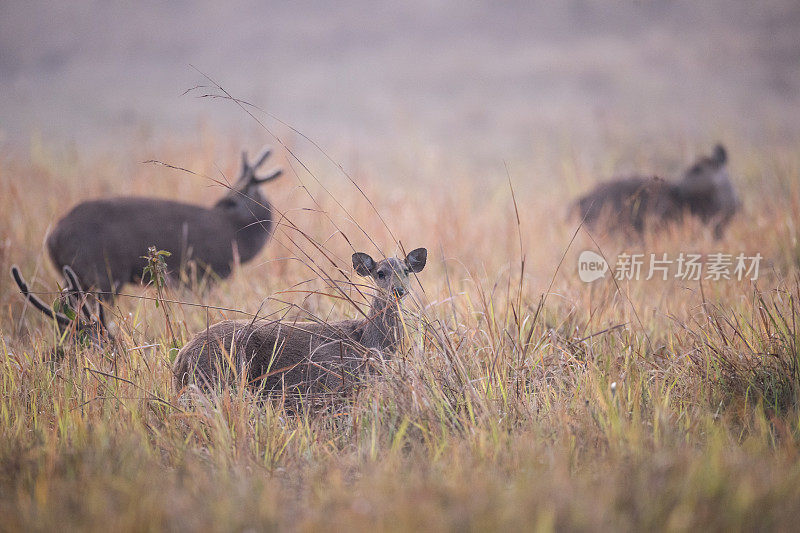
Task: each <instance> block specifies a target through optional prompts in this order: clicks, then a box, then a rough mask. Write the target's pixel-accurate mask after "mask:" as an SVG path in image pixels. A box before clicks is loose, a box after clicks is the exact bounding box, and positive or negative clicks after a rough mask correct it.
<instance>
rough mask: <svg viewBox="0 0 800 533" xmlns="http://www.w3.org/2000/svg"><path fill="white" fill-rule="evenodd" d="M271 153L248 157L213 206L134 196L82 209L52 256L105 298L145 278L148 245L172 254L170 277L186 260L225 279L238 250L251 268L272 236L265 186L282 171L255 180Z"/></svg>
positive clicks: (58, 235)
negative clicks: (262, 192)
mask: <svg viewBox="0 0 800 533" xmlns="http://www.w3.org/2000/svg"><path fill="white" fill-rule="evenodd" d="M269 154H270V150H269V149H267V150H266V151H264V153H263V154H262V155H261V157H259V158H258V160H257V161H256V163H255V164H253V165H250V164H249V163H248V160H247V153H246V152H245V153H243V154H242V171H241V174H240V175H239V179H238V180H237V181H236V183H235V184H234V185H233V186H232V187H231V189H230V190H229V191H228V192H227V194H225V196H224V197H223V198H222V199H221V200H219V201H218V202H217V203H216V204H215V205H214V206H213V207H203V206H199V205H192V204H186V203H182V202H175V201H170V200H162V199H156V198H137V197H122V198H109V199H102V200H90V201H87V202H82V203H80V204H78V205H76V206H75V207H74V208H73V209H72V210H71V211H70V212H69V213H68V214H67V215H66V216H65V217H64V218H62V219H61V220H60V221H59V222H58V224H57V225H56V227H55V229H54V230H53V232H52V233H51V234H50V236H49V237H48V238H47V247H48V250H49V251H50V257H51V259H52V260H53V263H55V265H56V267H58V268H59V269H62V268H63V267H65V266H70V267H72V269H73V270H74V271H75V273H76V274H77V276H78V279H80V281H81V282H82V283H83V285H84V286H85V287H87V288H91V289H94V290H96V291H100V296H101V298H106V299H110V298H113V296H114V295H116V294H117V293H118V292H119V290H120V288H121V287H122V285H123V284H125V283H128V282H131V283H136V282H137V281H139V280H140V279H141V276H142V269H143V267H144V266H145V262H146V260H145V259H143V256H145V255H146V254H147V250H148V248H149V247H151V246H155V247H156V249H158V250H166V251H168V252H170V253H171V255H170V256H169V257H168V258H167V259H166V262H167V268H168V273H169V274H170V276H171V277H174V276H175V275H176V274H177V273H178V272H179V270H180V268H182V267H184V266H185V265H186V264H187V263H188V262H189V261H193V262H195V263H196V264H197V265H198V266H199V267H200V268H201V269H204V270H210V271H211V272H213V273H214V274H215V275H217V276H219V277H221V278H224V277H227V276H228V275H229V274H230V272H231V268H232V265H233V262H234V250H235V251H236V252H237V253H238V256H239V258H240V260H241V261H242V262H244V261H248V260H250V259H252V258H253V257H254V256H255V255H256V254H257V253H258V252H259V251H260V250H261V248H262V247H263V246H264V245H265V244H266V242H267V241H268V240H269V238H270V235H271V234H272V230H273V213H272V206H271V205H270V203H269V202H268V201H267V199H266V198H265V197H264V196H263V195H262V194H261V190H260V186H261V185H262V184H263V183H266V182H268V181H270V180H273V179H275V178H277V177H278V176H280V174H281V172H282V171H281V170H280V169H277V170H273V171H272V172H270V173H269V174H267V175H266V176H257V175H256V170H257V169H258V168H259V167H260V166H261V165H262V164H263V163H264V161H266V159H267V157H268V156H269Z"/></svg>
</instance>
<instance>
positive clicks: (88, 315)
mask: <svg viewBox="0 0 800 533" xmlns="http://www.w3.org/2000/svg"><path fill="white" fill-rule="evenodd" d="M62 272H63V273H64V280H65V282H66V283H65V284H64V288H63V289H62V290H61V291H60V293H59V295H58V298H56V299H55V302H56V305H55V306H54V307H50V306H49V305H47V304H46V303H44V301H42V299H41V298H39V297H38V296H36V295H35V294H33V293H32V292H31V290H30V288H29V287H28V283H27V282H26V281H25V278H23V277H22V273H21V272H20V270H19V267H18V266H16V265H13V266H12V267H11V277H12V278H14V282H16V284H17V287H19V290H20V293H21V294H22V297H23V298H24V299H25V301H26V302H29V303H30V304H31V305H33V307H35V308H36V309H38V310H39V311H41V312H42V313H44V314H45V316H47V317H48V318H50V319H51V320H53V321H54V322H55V325H56V328H57V329H58V331H59V333H72V334H73V335H74V336H75V337H76V338H78V339H79V340H82V341H88V342H90V343H91V344H93V345H95V346H101V345H102V344H103V341H105V340H113V337H112V336H111V335H110V333H109V332H108V328H107V327H106V323H105V315H104V313H103V306H102V305H101V304H98V305H97V307H96V311H95V312H92V310H91V308H90V306H89V301H90V300H94V301H95V302H96V300H95V299H94V298H91V297H90V296H89V295H88V294H87V293H86V292H84V290H83V287H81V284H80V281H79V280H78V276H77V275H76V274H75V272H73V271H72V269H71V268H70V267H68V266H65V267H64V268H63V269H62Z"/></svg>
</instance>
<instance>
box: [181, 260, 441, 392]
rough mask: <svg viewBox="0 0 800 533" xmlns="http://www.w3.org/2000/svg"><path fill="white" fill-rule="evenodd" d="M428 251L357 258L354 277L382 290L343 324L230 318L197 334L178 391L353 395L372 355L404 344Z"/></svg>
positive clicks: (186, 351) (385, 355)
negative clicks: (406, 312)
mask: <svg viewBox="0 0 800 533" xmlns="http://www.w3.org/2000/svg"><path fill="white" fill-rule="evenodd" d="M427 254H428V252H427V250H426V249H425V248H417V249H415V250H412V251H411V252H409V253H408V254H407V255H406V257H405V258H403V259H400V258H397V257H390V258H385V259H383V260H381V261H375V260H374V259H373V258H372V257H370V256H369V255H368V254H366V253H363V252H356V253H355V254H353V256H352V262H353V268H354V270H355V272H356V273H357V274H358V275H360V276H363V277H367V278H369V279H371V280H372V281H373V282H374V284H375V285H376V287H377V291H376V293H375V295H374V296H373V298H372V302H371V305H370V308H369V312H368V313H366V315H365V316H364V317H363V318H361V319H351V320H343V321H340V322H331V323H328V322H309V321H299V320H286V321H282V320H270V321H262V322H256V321H254V320H250V321H247V320H245V321H234V320H226V321H223V322H219V323H217V324H214V325H212V326H210V327H207V328H206V330H205V331H201V332H200V333H198V334H197V335H196V336H195V337H194V338H193V339H192V340H190V341H189V342H188V343H186V345H185V346H183V348H181V350H180V351H179V352H178V355H177V357H176V359H175V363H174V366H173V388H174V389H175V390H176V391H177V392H180V391H182V390H183V389H184V388H186V387H187V386H190V385H196V386H197V387H198V388H199V389H200V390H204V391H208V390H213V389H215V388H218V387H219V386H225V385H227V386H236V385H237V384H240V383H246V384H247V386H248V387H250V388H253V389H257V390H259V391H260V392H261V393H267V394H268V393H275V392H278V391H280V392H282V393H284V394H285V393H287V392H288V393H296V394H301V395H302V394H303V393H306V394H309V393H311V394H336V393H342V392H346V391H347V390H348V385H352V384H353V383H355V382H356V381H357V379H358V378H359V376H360V375H361V374H362V373H363V372H364V370H365V368H367V367H368V365H367V364H366V361H367V360H368V359H369V357H370V354H378V355H379V356H380V358H382V359H384V360H385V359H389V358H390V357H391V354H393V353H394V352H395V351H396V350H397V348H398V344H399V341H400V339H401V336H400V332H401V320H402V319H401V313H402V309H401V301H402V299H403V298H404V297H405V296H406V294H407V293H408V292H409V290H410V280H411V278H410V276H411V274H416V273H419V272H421V271H422V269H423V268H424V267H425V263H426V261H427Z"/></svg>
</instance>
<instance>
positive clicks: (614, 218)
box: [573, 145, 739, 239]
mask: <svg viewBox="0 0 800 533" xmlns="http://www.w3.org/2000/svg"><path fill="white" fill-rule="evenodd" d="M727 162H728V156H727V153H726V151H725V148H723V147H722V146H721V145H717V147H716V148H715V149H714V153H713V154H712V155H711V156H710V157H702V158H700V159H698V160H697V161H696V162H695V163H694V164H693V165H692V166H691V167H689V168H688V169H687V170H686V171H685V172H684V174H683V177H682V179H681V180H680V181H677V182H671V181H666V180H662V179H659V178H644V177H639V176H636V177H630V178H624V179H619V180H615V181H610V182H607V183H603V184H600V185H598V186H597V187H595V189H594V190H592V191H591V192H589V193H587V194H586V195H585V196H583V197H581V198H580V199H578V201H577V202H576V203H575V204H574V205H573V209H577V211H578V213H579V216H580V217H581V219H582V220H583V221H584V222H585V224H586V225H587V226H589V227H590V228H593V229H596V228H597V227H598V226H600V225H601V223H603V225H604V227H605V228H608V229H609V230H610V231H611V232H622V233H636V234H639V235H642V234H643V233H644V232H645V231H646V230H649V229H658V228H662V227H664V226H666V225H667V224H669V223H672V222H679V221H681V220H682V219H683V216H684V215H685V214H689V215H693V216H696V217H698V218H699V219H700V220H701V221H702V222H703V223H704V224H707V225H711V224H713V228H714V237H715V238H717V239H719V238H721V237H722V235H723V233H724V232H725V228H726V227H727V225H728V223H729V222H730V221H731V218H733V215H734V214H735V213H736V211H737V210H738V209H739V199H738V197H737V196H736V192H735V191H734V189H733V184H732V183H731V180H730V177H729V176H728V169H727Z"/></svg>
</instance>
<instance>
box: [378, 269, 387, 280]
mask: <svg viewBox="0 0 800 533" xmlns="http://www.w3.org/2000/svg"><path fill="white" fill-rule="evenodd" d="M385 277H386V272H384V271H383V270H378V279H383V278H385Z"/></svg>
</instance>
